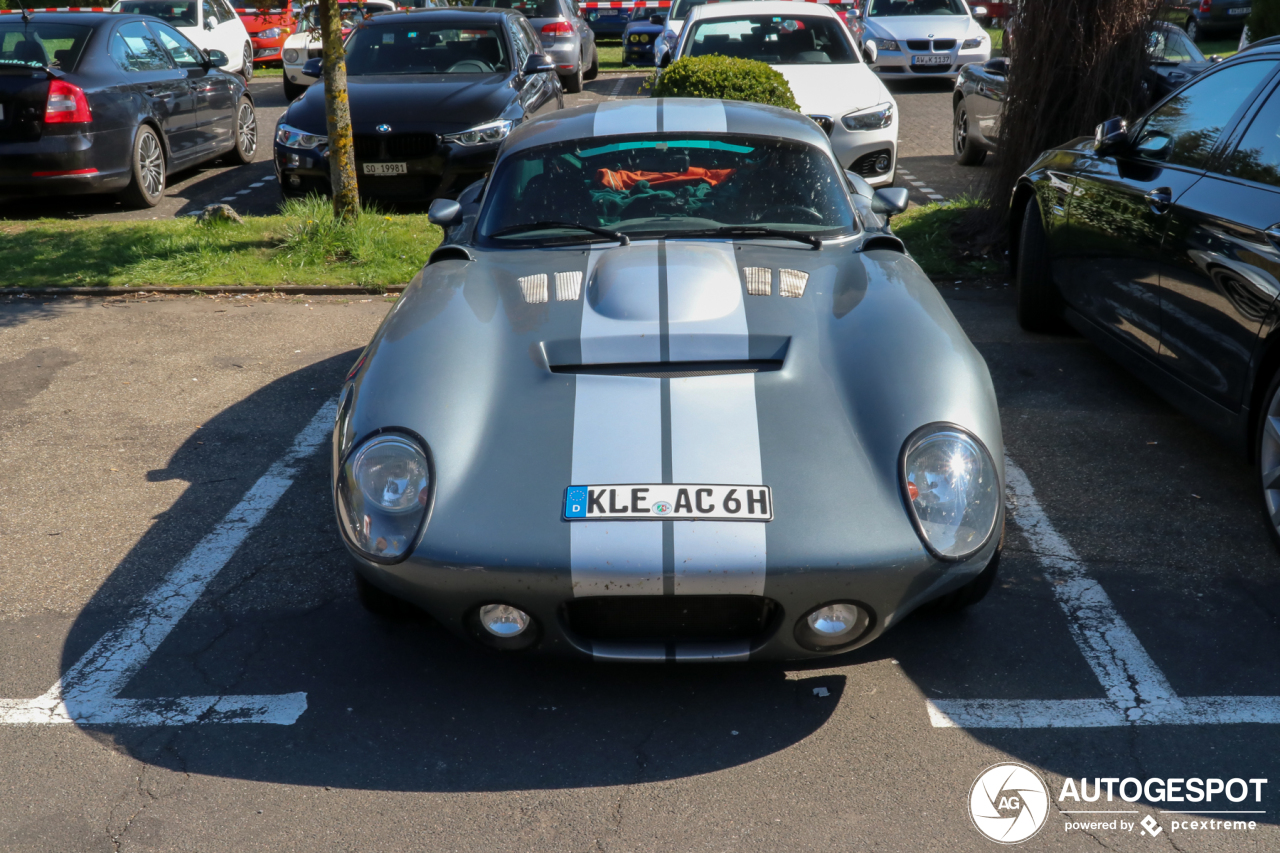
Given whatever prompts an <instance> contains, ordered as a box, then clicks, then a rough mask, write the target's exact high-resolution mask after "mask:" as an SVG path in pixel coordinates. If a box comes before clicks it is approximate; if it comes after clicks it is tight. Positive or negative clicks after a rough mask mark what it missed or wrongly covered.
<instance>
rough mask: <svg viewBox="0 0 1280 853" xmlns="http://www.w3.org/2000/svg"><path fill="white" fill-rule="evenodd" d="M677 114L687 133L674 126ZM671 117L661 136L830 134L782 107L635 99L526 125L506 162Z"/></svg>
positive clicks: (800, 138) (798, 137)
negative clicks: (530, 151) (520, 153)
mask: <svg viewBox="0 0 1280 853" xmlns="http://www.w3.org/2000/svg"><path fill="white" fill-rule="evenodd" d="M677 110H678V111H679V115H680V118H681V119H682V120H683V123H684V124H686V125H687V127H686V128H677V127H673V126H672V123H673V122H672V119H673V118H674V116H675V115H676V111H677ZM659 111H661V114H660V112H659ZM606 114H607V115H606ZM667 116H670V117H671V118H667V119H666V121H664V122H663V127H664V130H663V131H662V132H663V133H686V132H687V133H689V134H698V133H707V132H712V133H717V132H718V133H721V134H727V135H729V136H734V135H751V136H771V137H775V138H781V139H790V140H794V141H796V142H804V143H807V144H809V145H816V146H819V147H821V148H826V147H827V146H828V145H829V140H828V139H827V136H826V134H825V133H823V132H822V129H821V128H820V127H818V126H817V125H816V124H814V123H813V121H812V120H810V119H809V118H808V117H807V116H803V115H801V114H800V113H798V112H794V111H793V110H785V109H782V108H781V107H770V106H765V105H764V104H748V103H745V102H743V101H721V100H717V99H715V98H635V99H630V100H625V101H602V102H597V103H594V104H586V105H584V106H580V107H570V108H569V109H566V110H557V111H555V112H552V113H550V114H548V115H547V116H546V117H542V118H538V119H535V120H534V121H529V122H525V123H524V124H522V125H520V126H519V127H517V128H516V129H515V130H513V131H512V132H511V135H510V136H509V137H507V140H506V144H505V146H504V148H503V157H506V156H507V155H509V154H512V153H514V152H516V151H523V150H525V149H528V148H536V147H537V146H540V145H551V144H555V143H558V142H566V141H575V140H588V139H600V138H604V137H606V136H629V135H631V134H643V133H657V132H658V131H657V127H658V126H659V119H660V118H664V117H667ZM600 119H603V120H600ZM717 128H718V129H717Z"/></svg>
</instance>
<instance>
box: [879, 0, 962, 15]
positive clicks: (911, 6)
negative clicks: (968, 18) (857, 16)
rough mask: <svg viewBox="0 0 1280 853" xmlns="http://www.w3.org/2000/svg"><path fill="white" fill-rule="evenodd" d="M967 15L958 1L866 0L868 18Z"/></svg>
mask: <svg viewBox="0 0 1280 853" xmlns="http://www.w3.org/2000/svg"><path fill="white" fill-rule="evenodd" d="M968 14H969V13H968V12H967V11H966V10H965V8H964V4H963V3H961V2H960V0H867V17H868V18H898V17H903V16H906V15H968Z"/></svg>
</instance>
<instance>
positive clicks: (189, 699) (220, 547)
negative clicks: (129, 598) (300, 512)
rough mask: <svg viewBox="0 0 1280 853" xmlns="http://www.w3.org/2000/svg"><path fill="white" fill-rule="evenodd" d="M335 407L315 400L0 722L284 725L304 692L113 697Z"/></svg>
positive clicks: (1, 711) (265, 505)
mask: <svg viewBox="0 0 1280 853" xmlns="http://www.w3.org/2000/svg"><path fill="white" fill-rule="evenodd" d="M336 412H337V401H336V400H330V401H329V402H327V403H325V404H324V405H323V406H321V407H320V411H318V412H316V414H315V417H313V418H312V419H311V422H310V423H308V424H307V425H306V426H305V427H304V428H303V429H302V432H300V433H298V435H297V437H296V438H294V440H293V446H292V447H290V448H289V450H288V451H287V452H286V453H285V454H284V456H283V457H281V458H280V459H279V460H277V461H276V462H275V464H273V465H272V466H271V467H270V468H269V469H267V473H265V474H263V475H262V477H260V478H259V479H258V482H256V483H254V484H253V487H252V488H251V489H249V491H248V492H247V493H246V494H245V496H244V497H243V498H241V499H240V503H238V504H236V505H235V507H233V508H232V510H231V511H230V512H228V513H227V515H226V517H225V518H224V519H223V520H222V522H221V523H220V524H218V526H217V527H215V528H214V529H213V530H212V531H211V532H210V533H209V534H208V535H207V536H205V537H204V539H202V540H200V543H199V544H198V545H196V547H195V548H194V549H192V551H191V553H190V554H188V555H187V557H186V559H184V560H183V561H182V562H181V563H179V564H178V566H177V567H176V568H175V569H173V571H171V572H170V573H169V575H168V577H166V578H165V579H164V581H162V582H161V584H160V585H159V586H157V587H156V588H155V589H153V590H152V591H151V593H150V594H149V595H147V596H146V598H144V599H143V600H142V602H141V604H140V605H139V607H138V609H137V611H136V613H135V615H134V617H133V618H132V619H131V620H130V621H129V622H127V623H125V624H124V625H122V626H120V627H118V628H116V629H114V630H112V631H109V632H107V634H106V635H105V636H103V637H102V638H101V639H100V640H98V642H96V643H94V645H93V647H92V648H91V649H89V651H87V652H85V654H84V656H83V657H81V658H80V660H79V661H78V662H77V663H76V664H75V666H73V667H71V669H69V670H67V673H66V674H65V675H63V676H62V678H60V679H59V680H58V682H57V683H56V684H54V685H53V686H52V687H50V688H49V690H48V691H47V692H46V693H45V694H44V695H43V696H39V697H37V698H35V699H0V723H7V724H10V725H50V724H56V723H77V724H114V725H126V726H180V725H190V724H192V723H275V724H277V725H286V726H287V725H292V724H293V723H294V722H296V721H297V719H298V717H299V715H301V714H302V712H303V711H305V710H306V709H307V694H305V693H282V694H278V695H259V696H181V697H176V698H157V699H120V698H118V697H119V696H120V693H121V692H122V691H123V690H124V689H125V687H126V686H128V684H129V682H130V681H131V680H132V679H133V677H134V676H135V675H137V673H138V671H139V670H141V669H142V667H143V666H145V665H146V663H147V661H148V660H149V659H150V658H151V655H152V654H153V653H154V652H155V651H156V649H158V648H159V647H160V644H161V643H163V642H164V640H165V638H166V637H168V636H169V632H170V631H172V630H173V629H174V628H175V627H176V626H177V624H178V622H179V621H180V620H181V619H182V617H183V616H185V615H186V614H187V611H189V610H190V609H191V607H192V605H194V604H195V603H196V601H197V600H198V599H199V598H200V596H201V595H203V594H204V591H205V590H206V589H207V588H208V586H209V584H210V583H212V582H213V579H214V578H215V577H216V576H217V574H218V572H220V571H222V569H223V568H224V567H225V566H226V565H227V563H228V562H230V561H231V558H232V557H233V556H235V553H236V551H237V550H239V548H240V546H241V545H243V544H244V542H245V540H246V539H247V538H248V537H249V534H250V533H252V532H253V531H254V529H255V528H257V526H258V525H259V524H260V523H261V522H262V520H263V519H264V518H266V517H267V514H268V513H269V512H270V511H271V510H272V508H274V507H275V505H276V504H277V503H278V502H279V500H280V498H281V497H282V496H283V495H284V493H285V492H286V491H287V490H288V488H289V486H291V485H293V481H294V479H295V478H296V477H297V475H298V472H299V471H300V470H301V468H302V465H303V463H304V462H306V460H307V459H309V458H310V457H311V456H312V455H314V454H315V452H316V451H317V450H318V449H319V448H320V446H321V445H322V444H323V443H324V441H325V439H326V438H327V437H328V435H329V431H330V430H331V429H332V428H333V418H334V415H335V414H336Z"/></svg>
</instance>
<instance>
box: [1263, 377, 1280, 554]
mask: <svg viewBox="0 0 1280 853" xmlns="http://www.w3.org/2000/svg"><path fill="white" fill-rule="evenodd" d="M1258 468H1259V473H1260V474H1261V476H1262V497H1263V500H1264V501H1266V506H1267V516H1268V517H1269V518H1270V519H1271V524H1272V526H1274V527H1276V528H1277V530H1280V388H1277V389H1276V390H1275V392H1273V393H1272V395H1271V399H1270V400H1269V401H1268V402H1267V410H1266V420H1264V421H1263V423H1262V440H1261V441H1260V442H1259V447H1258Z"/></svg>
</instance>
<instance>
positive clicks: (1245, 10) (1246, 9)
mask: <svg viewBox="0 0 1280 853" xmlns="http://www.w3.org/2000/svg"><path fill="white" fill-rule="evenodd" d="M1252 11H1253V7H1252V6H1237V7H1236V8H1234V9H1228V10H1227V14H1228V15H1247V14H1249V13H1250V12H1252Z"/></svg>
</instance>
